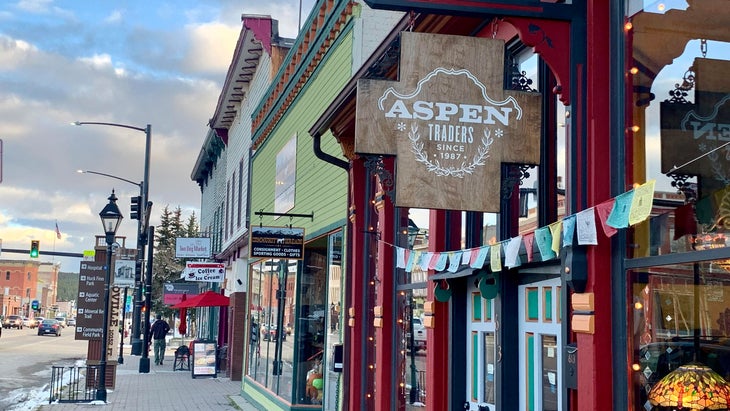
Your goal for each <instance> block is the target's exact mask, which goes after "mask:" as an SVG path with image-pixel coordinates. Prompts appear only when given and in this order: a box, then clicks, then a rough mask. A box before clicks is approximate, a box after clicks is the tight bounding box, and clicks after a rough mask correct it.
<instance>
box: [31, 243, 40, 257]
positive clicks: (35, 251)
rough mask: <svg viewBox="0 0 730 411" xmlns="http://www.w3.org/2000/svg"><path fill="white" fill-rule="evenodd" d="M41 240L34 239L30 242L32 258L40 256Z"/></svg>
mask: <svg viewBox="0 0 730 411" xmlns="http://www.w3.org/2000/svg"><path fill="white" fill-rule="evenodd" d="M40 245H41V242H40V241H38V240H32V241H31V242H30V258H38V249H39V248H40Z"/></svg>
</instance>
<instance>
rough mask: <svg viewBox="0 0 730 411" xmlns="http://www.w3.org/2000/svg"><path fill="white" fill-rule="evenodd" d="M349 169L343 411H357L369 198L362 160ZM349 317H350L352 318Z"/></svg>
mask: <svg viewBox="0 0 730 411" xmlns="http://www.w3.org/2000/svg"><path fill="white" fill-rule="evenodd" d="M351 165H352V166H351V167H350V190H349V191H350V219H349V223H348V230H347V231H348V255H349V259H350V261H351V264H350V272H349V273H348V274H347V277H346V278H347V279H346V283H347V288H348V289H349V298H348V299H349V302H348V304H349V306H347V309H346V311H345V315H347V317H346V321H345V325H346V327H347V328H346V330H347V331H346V333H347V334H349V335H347V336H346V341H348V343H349V345H348V347H347V350H346V351H345V363H344V370H343V371H344V373H345V375H344V378H343V380H344V381H345V387H344V390H345V395H346V396H347V397H346V400H345V407H346V408H345V409H346V410H350V411H359V410H362V409H363V406H362V404H364V401H365V400H364V398H363V397H364V392H365V386H366V380H365V378H364V375H365V370H366V367H367V366H366V358H365V357H364V355H363V354H364V348H365V344H366V343H365V341H366V338H367V336H366V335H365V333H364V332H363V325H365V324H364V321H367V318H368V315H367V313H366V312H364V306H365V305H364V300H363V295H364V294H365V291H366V290H365V289H364V285H363V281H364V278H365V270H364V267H365V266H366V264H368V261H366V260H365V259H368V258H369V257H368V256H367V253H363V252H362V250H363V249H364V247H365V245H366V243H367V242H368V241H369V239H368V238H366V237H367V236H366V235H364V234H363V233H365V232H367V221H366V218H365V214H366V210H367V207H370V202H369V198H368V197H369V196H368V194H369V193H367V192H366V190H365V189H364V187H365V186H366V181H367V179H368V173H367V170H366V169H365V165H364V161H363V160H362V159H358V160H354V161H352V162H351ZM351 313H352V314H353V315H352V316H351Z"/></svg>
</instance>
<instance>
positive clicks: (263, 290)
mask: <svg viewBox="0 0 730 411" xmlns="http://www.w3.org/2000/svg"><path fill="white" fill-rule="evenodd" d="M296 273H297V262H296V261H294V260H278V259H273V260H262V261H259V262H257V263H256V264H254V265H253V266H252V273H251V281H250V283H249V284H250V290H249V296H250V301H251V305H250V308H251V310H250V315H251V317H250V320H251V330H250V333H251V334H250V336H249V343H250V344H249V352H248V372H247V375H249V376H251V377H252V378H254V379H255V380H256V382H258V383H259V384H261V385H263V386H265V387H266V388H268V389H269V390H271V391H273V392H274V393H276V394H277V395H279V396H280V397H282V398H284V399H287V400H291V381H292V375H293V369H292V365H293V361H294V355H293V354H294V350H293V342H292V341H293V338H292V337H293V336H292V332H293V331H292V327H291V319H292V318H293V316H294V307H295V303H296V299H295V297H296V295H295V293H294V292H293V291H294V285H295V283H296Z"/></svg>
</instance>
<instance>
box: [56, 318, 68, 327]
mask: <svg viewBox="0 0 730 411" xmlns="http://www.w3.org/2000/svg"><path fill="white" fill-rule="evenodd" d="M56 321H58V324H59V325H60V326H61V328H66V317H56Z"/></svg>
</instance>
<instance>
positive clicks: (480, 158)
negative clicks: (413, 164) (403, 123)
mask: <svg viewBox="0 0 730 411" xmlns="http://www.w3.org/2000/svg"><path fill="white" fill-rule="evenodd" d="M491 134H492V132H491V131H490V130H489V129H486V128H485V129H484V137H482V142H481V145H479V147H477V153H476V154H475V155H474V157H473V158H472V161H471V163H469V164H467V163H466V162H465V161H464V162H462V163H461V166H460V167H458V168H457V167H454V166H448V167H447V166H443V165H441V162H440V161H438V160H434V161H433V162H431V161H430V160H429V159H428V153H427V152H425V151H424V150H423V147H424V143H423V141H421V133H420V132H419V131H418V126H417V125H416V124H412V125H411V130H410V131H409V132H408V139H409V140H411V152H413V154H415V156H416V161H418V162H419V163H423V164H425V165H426V170H427V171H429V172H432V173H434V174H436V175H437V176H439V177H445V176H451V177H457V178H464V176H466V175H468V174H473V173H474V169H475V168H476V167H477V166H483V165H484V160H485V159H487V158H488V157H489V147H490V146H491V145H492V143H493V142H494V138H492V137H491Z"/></svg>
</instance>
